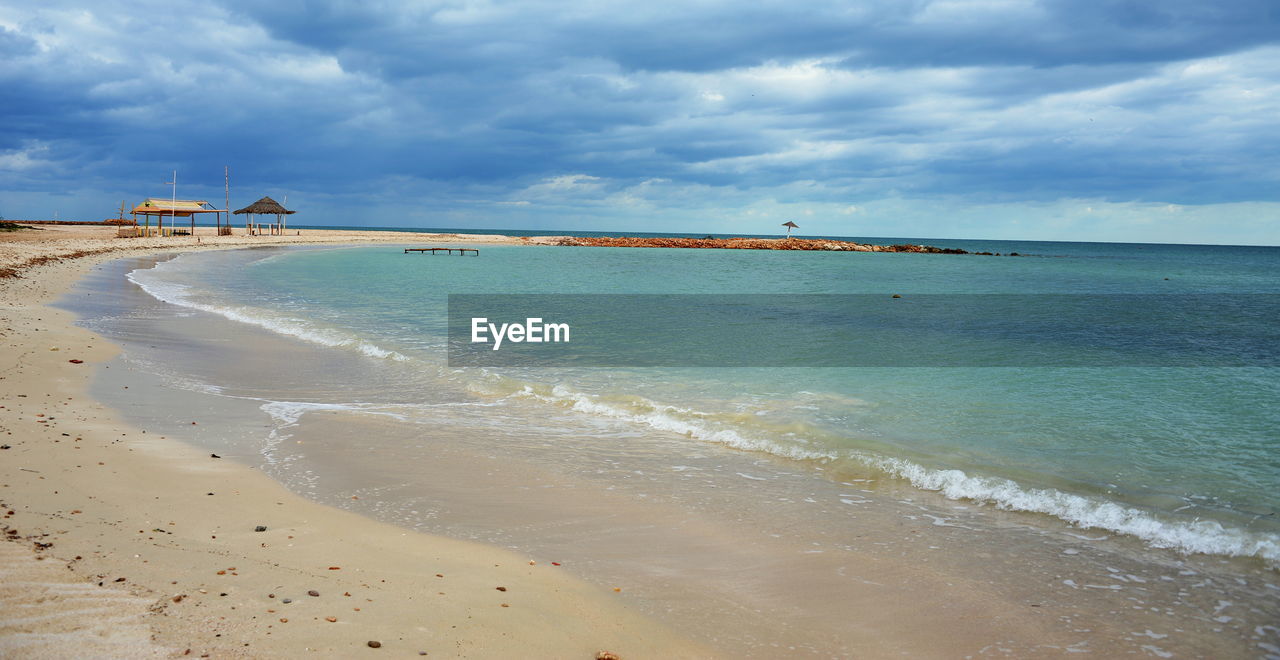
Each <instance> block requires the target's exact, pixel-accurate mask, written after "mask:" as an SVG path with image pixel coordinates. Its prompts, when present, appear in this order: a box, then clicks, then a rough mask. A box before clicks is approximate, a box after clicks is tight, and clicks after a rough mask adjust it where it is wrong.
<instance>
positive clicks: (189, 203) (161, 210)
mask: <svg viewBox="0 0 1280 660" xmlns="http://www.w3.org/2000/svg"><path fill="white" fill-rule="evenodd" d="M200 213H226V210H225V209H215V208H213V207H212V206H210V205H209V202H206V201H204V200H195V199H157V198H155V197H148V198H147V199H146V200H144V201H143V202H142V203H141V204H139V205H137V206H135V207H133V211H132V214H133V224H134V226H135V227H136V226H137V224H138V216H142V217H143V218H145V221H146V223H147V225H146V227H145V228H141V227H139V228H138V230H137V235H138V236H153V235H154V236H172V235H173V231H174V222H176V221H177V219H178V218H190V219H191V234H192V235H195V233H196V215H197V214H200ZM153 216H154V217H155V219H156V233H155V234H152V232H151V218H152V217H153ZM165 218H169V227H168V228H167V229H166V228H165V226H164V219H165ZM217 220H218V226H219V227H221V226H222V216H221V215H219V216H217ZM230 223H231V218H230V217H228V218H227V224H230Z"/></svg>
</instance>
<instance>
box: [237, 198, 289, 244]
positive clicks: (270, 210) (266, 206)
mask: <svg viewBox="0 0 1280 660" xmlns="http://www.w3.org/2000/svg"><path fill="white" fill-rule="evenodd" d="M245 213H248V214H249V215H250V216H255V215H275V216H276V224H277V225H278V226H279V228H280V234H281V235H283V234H284V216H286V215H293V214H294V213H297V211H290V210H289V209H286V208H285V207H283V206H281V205H280V202H277V201H276V200H274V199H271V198H270V197H263V198H262V199H260V200H258V201H256V202H254V203H252V204H250V205H248V206H246V207H244V208H242V209H240V210H239V211H236V212H235V214H236V215H242V214H245ZM252 222H253V218H252V217H250V224H252ZM245 229H246V230H249V227H248V225H246V226H245Z"/></svg>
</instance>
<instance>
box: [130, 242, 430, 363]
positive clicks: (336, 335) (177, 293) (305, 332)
mask: <svg viewBox="0 0 1280 660" xmlns="http://www.w3.org/2000/svg"><path fill="white" fill-rule="evenodd" d="M175 261H177V260H176V259H175V260H173V261H168V262H163V263H160V264H157V265H156V266H155V267H153V268H150V269H138V270H135V271H133V272H130V273H129V274H128V275H126V277H128V279H129V281H131V282H133V283H134V284H137V285H138V286H139V287H141V288H142V290H143V291H146V292H147V293H148V294H150V295H151V297H153V298H155V299H156V300H159V301H161V302H166V303H169V304H171V305H177V306H180V307H186V308H189V309H196V310H200V311H202V312H209V313H211V314H217V315H219V316H222V317H223V318H227V319H230V320H232V321H237V322H239V323H245V324H248V325H254V326H257V327H259V328H263V329H265V330H270V331H272V332H275V333H277V334H281V335H285V336H288V337H295V338H297V339H301V340H303V341H307V342H310V343H313V344H319V345H321V346H330V347H334V348H349V349H352V350H355V351H358V352H359V353H361V354H363V355H367V356H369V357H372V358H385V359H392V360H398V361H405V360H408V359H409V358H408V357H407V356H405V355H403V354H401V353H398V352H396V351H392V350H388V349H385V348H382V347H381V346H378V345H376V344H373V343H371V342H368V341H365V340H364V339H361V338H360V337H359V336H357V335H355V334H353V333H351V332H347V331H345V330H339V329H337V328H322V327H317V326H315V325H314V324H313V323H311V322H309V321H306V320H303V319H297V318H291V317H284V316H279V315H276V314H273V313H272V312H269V311H267V310H263V309H258V308H253V307H246V306H237V307H228V306H222V305H211V304H207V303H202V302H197V301H195V300H193V299H192V298H191V289H190V287H188V286H186V285H184V284H179V283H176V282H167V281H165V280H163V279H161V277H159V276H158V274H157V273H156V272H155V271H159V270H161V269H162V267H164V266H165V265H166V264H170V263H174V262H175Z"/></svg>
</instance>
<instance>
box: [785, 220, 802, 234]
mask: <svg viewBox="0 0 1280 660" xmlns="http://www.w3.org/2000/svg"><path fill="white" fill-rule="evenodd" d="M782 226H783V227H786V228H787V238H791V230H792V229H799V228H800V225H797V224H796V223H794V222H792V221H790V220H788V221H786V222H784V223H782Z"/></svg>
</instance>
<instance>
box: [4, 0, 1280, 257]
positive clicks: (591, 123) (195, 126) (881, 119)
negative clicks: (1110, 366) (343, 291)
mask: <svg viewBox="0 0 1280 660" xmlns="http://www.w3.org/2000/svg"><path fill="white" fill-rule="evenodd" d="M224 165H230V167H231V174H232V180H231V183H232V200H231V201H232V205H233V207H235V208H238V207H240V206H243V205H245V204H248V203H249V202H251V201H253V200H255V199H257V198H258V197H260V196H262V195H271V196H273V197H275V198H276V199H277V200H280V199H282V198H283V197H284V196H286V195H287V196H288V198H289V206H290V207H293V208H297V209H298V210H299V215H297V216H294V221H295V222H297V223H299V224H343V225H367V226H387V225H406V226H420V227H472V228H539V229H570V230H572V229H598V230H635V231H688V232H736V233H772V232H777V231H779V230H780V227H779V226H778V225H779V224H780V223H782V222H784V221H786V220H794V221H795V222H797V223H798V224H799V225H800V226H801V228H802V229H801V232H802V233H805V234H825V235H842V236H906V237H959V238H970V237H972V238H1012V239H1051V240H1120V241H1123V240H1133V241H1151V242H1209V243H1251V244H1272V245H1275V244H1280V4H1277V3H1276V2H1275V0H1222V1H1221V2H1216V3H1214V2H1208V1H1206V0H1161V1H1159V2H1154V1H1148V0H1089V1H1077V0H935V1H929V0H844V1H841V2H827V1H825V0H804V1H802V2H797V1H796V0H787V1H785V2H779V1H775V0H756V1H753V2H719V1H699V0H684V1H682V2H667V1H666V0H647V1H645V2H634V1H630V0H629V1H626V2H621V1H614V0H598V1H593V0H578V1H576V2H570V1H564V0H560V1H554V2H553V1H546V0H535V1H529V2H486V1H483V0H481V1H472V0H445V1H436V0H399V1H380V0H367V1H363V2H360V1H356V0H331V1H323V0H273V1H272V2H261V1H259V0H250V1H245V2H239V1H219V0H202V1H198V2H197V1H195V0H165V1H164V2H149V1H146V0H137V1H132V2H119V1H116V0H96V1H95V2H84V1H81V2H61V1H59V0H40V1H39V2H31V1H28V0H0V214H3V215H4V216H6V217H9V218H52V217H53V216H54V214H55V213H57V214H58V217H60V218H62V219H93V220H98V219H101V218H104V217H108V216H112V215H114V213H115V211H116V209H117V208H118V206H119V204H120V202H121V200H125V199H127V200H129V201H130V203H136V202H138V201H141V199H142V198H144V197H147V196H155V197H168V196H169V194H170V190H169V186H166V185H165V184H164V182H165V181H168V180H169V177H170V175H171V172H172V170H174V169H176V170H178V183H179V187H178V196H179V197H185V198H206V199H209V200H211V201H213V200H216V201H217V205H219V206H221V205H222V201H221V200H222V199H223V166H224Z"/></svg>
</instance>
